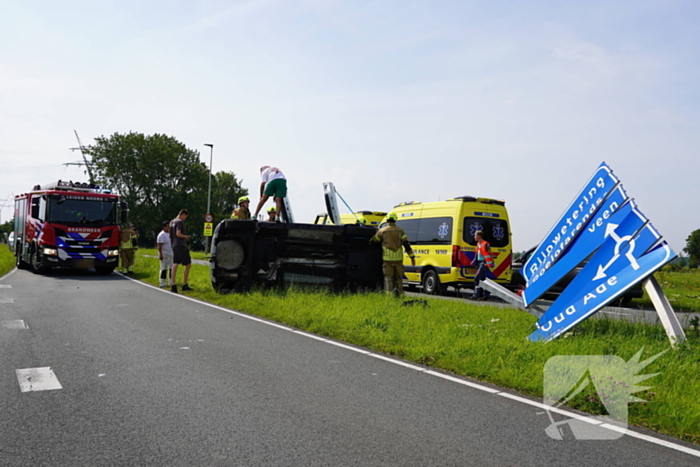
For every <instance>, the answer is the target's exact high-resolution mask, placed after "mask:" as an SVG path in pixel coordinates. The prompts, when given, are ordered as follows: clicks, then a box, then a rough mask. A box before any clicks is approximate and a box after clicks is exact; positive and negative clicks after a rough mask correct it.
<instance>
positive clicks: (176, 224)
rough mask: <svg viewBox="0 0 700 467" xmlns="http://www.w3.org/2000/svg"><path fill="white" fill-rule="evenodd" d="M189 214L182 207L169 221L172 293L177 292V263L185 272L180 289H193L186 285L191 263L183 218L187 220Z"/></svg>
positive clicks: (187, 236) (184, 290)
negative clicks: (171, 250)
mask: <svg viewBox="0 0 700 467" xmlns="http://www.w3.org/2000/svg"><path fill="white" fill-rule="evenodd" d="M189 215H190V213H189V212H187V209H182V210H180V213H179V214H178V215H177V217H176V218H175V219H173V220H171V221H170V243H171V245H172V247H173V269H172V271H171V272H170V281H171V283H172V287H170V290H171V291H172V292H174V293H177V267H178V266H179V265H183V266H184V267H185V272H184V274H183V277H182V291H183V292H187V291H188V290H193V289H192V288H191V287H190V286H189V285H187V276H188V275H189V273H190V266H191V265H192V260H191V259H190V250H189V249H188V248H187V240H188V239H189V238H190V236H189V235H185V220H187V216H189Z"/></svg>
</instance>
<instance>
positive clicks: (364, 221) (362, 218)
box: [357, 216, 367, 225]
mask: <svg viewBox="0 0 700 467" xmlns="http://www.w3.org/2000/svg"><path fill="white" fill-rule="evenodd" d="M357 223H358V224H362V225H367V219H366V218H365V216H362V217H360V218H359V219H357Z"/></svg>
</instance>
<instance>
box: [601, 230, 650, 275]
mask: <svg viewBox="0 0 700 467" xmlns="http://www.w3.org/2000/svg"><path fill="white" fill-rule="evenodd" d="M618 227H619V225H616V224H608V226H607V228H606V229H605V236H606V237H610V238H612V239H614V240H615V242H616V244H615V255H614V256H613V257H612V258H610V261H608V263H607V264H606V265H605V266H603V265H602V264H601V265H599V266H598V273H597V274H596V275H595V277H594V278H593V280H594V281H597V280H600V279H603V278H605V277H607V276H606V274H605V271H607V270H608V269H609V268H610V266H612V265H613V263H615V261H617V260H618V259H619V258H620V250H622V248H625V247H628V246H629V248H628V249H627V252H626V253H625V256H626V257H627V259H628V260H629V262H630V264H631V265H632V267H633V268H634V269H639V264H638V263H637V259H636V258H635V257H634V247H635V245H636V243H635V241H634V239H633V238H632V235H625V236H624V237H620V236H618V235H617V233H616V232H615V229H617V228H618ZM623 243H624V244H625V245H624V246H623Z"/></svg>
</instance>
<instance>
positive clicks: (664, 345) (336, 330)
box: [0, 249, 700, 444]
mask: <svg viewBox="0 0 700 467" xmlns="http://www.w3.org/2000/svg"><path fill="white" fill-rule="evenodd" d="M3 254H4V253H3ZM155 254H157V253H156V251H155V250H144V249H142V250H139V252H138V257H137V261H136V266H135V276H134V277H135V278H136V279H139V280H142V281H144V282H147V283H150V284H153V285H158V260H157V259H156V258H147V257H144V255H155ZM2 258H3V256H2V255H0V261H2ZM0 264H4V263H0ZM179 275H180V284H181V283H182V272H181V271H180V274H179ZM663 280H664V279H662V281H663ZM667 280H668V279H667ZM189 282H190V285H191V286H192V287H194V288H195V291H194V292H189V293H187V295H189V296H193V297H196V298H199V299H201V300H204V301H207V302H211V303H215V304H217V305H222V306H225V307H228V308H232V309H236V310H240V311H243V312H246V313H250V314H253V315H256V316H260V317H264V318H267V319H270V320H274V321H277V322H280V323H284V324H286V325H289V326H292V327H295V328H299V329H303V330H306V331H309V332H312V333H316V334H319V335H323V336H327V337H330V338H333V339H337V340H340V341H344V342H348V343H351V344H355V345H358V346H362V347H366V348H369V349H372V350H374V351H377V352H382V353H386V354H390V355H394V356H396V357H399V358H402V359H405V360H409V361H413V362H417V363H421V364H424V365H429V366H432V367H435V368H439V369H442V370H446V371H449V372H453V373H456V374H458V375H462V376H468V377H472V378H476V379H479V380H482V381H485V382H489V383H493V384H496V385H499V386H503V387H507V388H512V389H515V390H517V391H520V392H522V393H525V394H528V395H530V396H534V397H542V393H543V368H544V365H545V363H546V362H547V360H548V359H549V358H550V357H553V356H557V355H616V356H618V357H621V358H623V359H624V360H626V361H627V360H629V359H630V358H631V357H632V356H633V355H634V354H635V353H637V352H638V351H639V350H640V349H644V351H643V355H642V359H646V358H648V357H650V356H652V355H656V354H657V353H660V352H663V351H664V350H667V349H669V343H668V340H667V338H666V335H665V333H664V331H663V329H662V328H661V327H659V326H651V325H645V324H639V323H628V322H624V321H615V320H604V319H603V320H588V321H586V322H584V323H582V325H580V326H579V327H577V328H576V329H575V330H574V331H573V332H571V333H567V337H565V338H561V339H558V340H556V341H554V342H550V343H548V344H542V343H531V342H529V341H528V340H527V339H526V336H527V335H528V334H529V333H530V332H531V331H532V329H533V325H534V321H535V319H534V318H533V317H532V316H530V315H528V314H527V313H524V312H522V311H518V310H514V309H501V308H496V307H488V306H478V305H474V304H470V303H464V302H456V301H445V300H438V299H427V303H428V306H427V307H422V306H414V307H406V306H402V302H401V301H400V300H396V299H393V298H391V297H386V296H385V295H383V294H377V293H368V294H357V295H331V294H328V293H324V292H311V291H304V290H282V291H279V290H274V291H253V292H250V293H247V294H242V295H235V294H232V295H218V294H216V293H215V292H214V291H213V290H212V288H211V284H210V282H209V270H208V267H207V266H200V265H193V266H192V269H191V271H190V281H189ZM666 286H667V285H666ZM688 338H689V340H688V344H687V345H684V346H683V347H682V348H680V349H677V350H670V351H668V352H666V353H665V354H663V355H662V356H661V357H659V358H658V359H657V360H656V361H654V362H653V363H652V364H651V365H649V366H648V367H647V368H645V369H644V370H642V371H641V373H643V374H653V373H658V375H656V376H654V377H653V378H651V379H649V380H647V381H645V382H644V383H642V384H643V385H645V386H653V388H652V389H648V390H646V391H644V392H641V393H637V394H636V395H637V396H638V397H640V398H642V399H645V400H646V401H647V402H642V403H639V402H638V403H632V404H630V405H629V422H630V424H631V425H636V426H642V427H646V428H649V429H652V430H655V431H658V432H661V433H665V434H668V435H671V436H675V437H677V438H680V439H684V440H686V441H690V442H694V443H698V444H700V402H698V396H697V395H698V394H700V378H698V376H699V375H700V335H699V334H698V330H697V329H695V330H692V331H690V332H689V335H688ZM570 405H571V406H572V407H574V408H576V409H579V410H583V411H586V412H589V413H593V414H602V413H604V406H603V405H602V404H601V402H600V399H599V397H598V395H597V394H596V393H595V392H585V391H584V392H583V393H581V394H580V396H579V397H577V398H575V399H574V400H572V401H571V403H570Z"/></svg>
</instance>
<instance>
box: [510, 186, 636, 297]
mask: <svg viewBox="0 0 700 467" xmlns="http://www.w3.org/2000/svg"><path fill="white" fill-rule="evenodd" d="M628 199H629V198H628V196H627V193H626V192H625V190H624V189H623V188H622V185H618V187H617V188H615V190H613V192H612V193H611V194H610V196H608V198H607V199H606V200H605V202H604V203H603V204H602V205H601V207H600V208H599V209H598V210H597V211H596V213H595V215H594V216H593V217H591V218H590V220H589V221H588V223H587V224H586V226H585V227H584V228H583V229H582V231H581V234H580V235H579V236H578V237H576V239H575V240H574V241H572V242H571V245H570V246H569V249H568V250H567V251H566V254H565V255H562V256H561V257H560V258H559V260H558V261H557V262H556V263H555V264H554V265H552V266H551V267H550V268H548V269H543V270H542V271H541V275H537V276H533V277H532V278H531V280H530V282H529V283H528V285H527V288H526V289H525V290H524V291H523V295H522V296H523V303H524V304H525V306H530V305H531V304H532V303H533V302H534V301H535V300H537V299H538V298H540V297H541V296H542V295H543V294H544V293H545V292H547V290H549V289H550V288H551V287H552V286H553V285H554V284H556V283H557V282H559V280H561V278H562V277H564V276H565V275H566V274H567V273H568V272H569V271H571V270H573V269H574V268H576V267H577V266H578V265H579V264H580V263H581V262H582V261H583V260H584V259H586V258H587V257H588V256H589V255H590V254H591V253H593V252H594V251H595V250H596V249H598V247H600V245H602V244H603V242H604V241H605V239H606V238H607V237H608V236H609V235H610V233H609V231H610V230H611V229H613V230H614V229H615V228H616V227H617V226H618V225H619V224H620V222H622V220H623V219H625V217H627V215H628V214H629V213H630V212H632V209H633V208H634V207H635V204H634V201H630V202H627V200H628Z"/></svg>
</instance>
